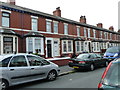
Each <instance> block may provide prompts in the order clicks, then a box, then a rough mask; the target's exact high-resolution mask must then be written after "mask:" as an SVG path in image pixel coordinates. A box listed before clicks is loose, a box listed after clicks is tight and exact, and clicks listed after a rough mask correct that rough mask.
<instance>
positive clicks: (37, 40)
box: [35, 38, 41, 53]
mask: <svg viewBox="0 0 120 90" xmlns="http://www.w3.org/2000/svg"><path fill="white" fill-rule="evenodd" d="M35 51H36V53H41V39H40V38H35Z"/></svg>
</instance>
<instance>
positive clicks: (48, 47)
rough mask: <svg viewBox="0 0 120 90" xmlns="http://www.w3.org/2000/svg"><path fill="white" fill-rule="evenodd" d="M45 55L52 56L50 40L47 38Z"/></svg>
mask: <svg viewBox="0 0 120 90" xmlns="http://www.w3.org/2000/svg"><path fill="white" fill-rule="evenodd" d="M47 56H48V58H49V57H52V41H51V40H47Z"/></svg>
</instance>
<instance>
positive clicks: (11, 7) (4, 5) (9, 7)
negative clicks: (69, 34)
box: [0, 2, 120, 35]
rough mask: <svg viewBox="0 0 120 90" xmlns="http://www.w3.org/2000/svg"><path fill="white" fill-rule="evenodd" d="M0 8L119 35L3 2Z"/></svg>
mask: <svg viewBox="0 0 120 90" xmlns="http://www.w3.org/2000/svg"><path fill="white" fill-rule="evenodd" d="M0 8H2V9H6V10H11V11H17V12H20V13H28V14H30V15H34V16H42V17H46V18H47V19H53V20H57V21H63V22H67V23H71V24H75V25H80V26H84V27H88V28H93V29H96V30H100V31H106V32H110V33H114V34H119V35H120V33H118V32H114V31H110V30H108V29H104V28H99V27H97V26H93V25H89V24H85V23H80V22H77V21H74V20H70V19H66V18H63V17H58V16H54V15H51V14H47V13H43V12H40V11H37V10H32V9H28V8H25V7H21V6H17V5H11V4H8V3H4V2H0Z"/></svg>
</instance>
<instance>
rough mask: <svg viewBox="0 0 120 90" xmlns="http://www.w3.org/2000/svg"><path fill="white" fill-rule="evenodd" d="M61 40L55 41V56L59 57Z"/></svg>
mask: <svg viewBox="0 0 120 90" xmlns="http://www.w3.org/2000/svg"><path fill="white" fill-rule="evenodd" d="M59 51H60V50H59V40H54V56H59Z"/></svg>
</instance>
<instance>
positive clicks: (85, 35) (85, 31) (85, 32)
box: [84, 27, 87, 37]
mask: <svg viewBox="0 0 120 90" xmlns="http://www.w3.org/2000/svg"><path fill="white" fill-rule="evenodd" d="M84 37H87V29H86V27H84Z"/></svg>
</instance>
